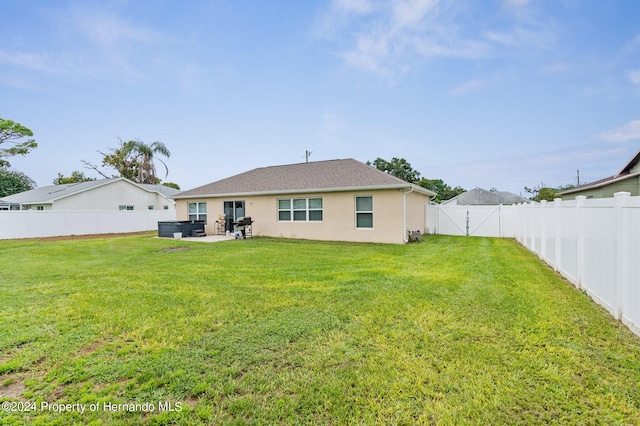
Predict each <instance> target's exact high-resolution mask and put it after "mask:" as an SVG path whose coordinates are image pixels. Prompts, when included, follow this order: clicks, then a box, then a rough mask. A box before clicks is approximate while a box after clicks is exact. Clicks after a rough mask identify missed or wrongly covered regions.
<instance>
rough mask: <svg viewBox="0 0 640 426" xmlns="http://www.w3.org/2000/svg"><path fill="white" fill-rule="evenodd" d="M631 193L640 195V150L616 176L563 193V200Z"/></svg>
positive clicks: (609, 196)
mask: <svg viewBox="0 0 640 426" xmlns="http://www.w3.org/2000/svg"><path fill="white" fill-rule="evenodd" d="M622 191H624V192H630V193H631V195H633V196H637V195H640V150H638V152H636V153H635V155H634V156H633V157H631V160H629V161H628V162H627V164H625V165H624V167H623V168H622V169H621V170H620V171H619V172H618V173H616V174H615V175H613V176H610V177H608V178H604V179H600V180H597V181H595V182H591V183H588V184H586V185H580V186H577V187H575V188H572V189H569V190H566V191H562V192H561V193H560V195H561V196H562V199H563V200H575V198H576V197H577V196H578V195H584V196H586V197H587V198H611V197H613V194H615V193H616V192H622Z"/></svg>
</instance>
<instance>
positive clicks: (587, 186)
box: [558, 172, 640, 195]
mask: <svg viewBox="0 0 640 426" xmlns="http://www.w3.org/2000/svg"><path fill="white" fill-rule="evenodd" d="M637 176H640V172H636V173H631V174H629V175H624V176H620V177H614V178H612V179H609V180H607V181H604V182H598V183H596V184H593V185H584V186H580V187H578V188H572V189H568V190H566V191H562V192H558V195H565V194H573V193H575V192H582V191H585V190H589V189H595V188H601V187H603V186H607V185H611V184H612V183H616V182H621V181H623V180H627V179H631V178H633V177H637Z"/></svg>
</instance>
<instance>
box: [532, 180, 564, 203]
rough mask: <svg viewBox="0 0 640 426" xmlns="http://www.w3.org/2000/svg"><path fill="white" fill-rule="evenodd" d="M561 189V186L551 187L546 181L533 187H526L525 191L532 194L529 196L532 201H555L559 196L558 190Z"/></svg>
mask: <svg viewBox="0 0 640 426" xmlns="http://www.w3.org/2000/svg"><path fill="white" fill-rule="evenodd" d="M560 190H561V189H560V188H550V187H548V186H546V185H545V184H544V183H541V184H540V185H538V186H534V187H533V188H529V187H527V186H525V187H524V192H526V193H528V194H531V197H529V199H530V200H531V201H553V200H554V199H556V198H558V197H559V195H558V192H559V191H560Z"/></svg>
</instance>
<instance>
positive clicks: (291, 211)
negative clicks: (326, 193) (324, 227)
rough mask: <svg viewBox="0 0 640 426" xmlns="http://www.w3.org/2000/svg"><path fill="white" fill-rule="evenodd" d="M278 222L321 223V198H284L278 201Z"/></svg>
mask: <svg viewBox="0 0 640 426" xmlns="http://www.w3.org/2000/svg"><path fill="white" fill-rule="evenodd" d="M278 220H279V221H281V222H288V221H291V220H293V221H294V222H320V221H322V198H285V199H280V200H278Z"/></svg>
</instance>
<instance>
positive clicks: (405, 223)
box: [402, 187, 413, 244]
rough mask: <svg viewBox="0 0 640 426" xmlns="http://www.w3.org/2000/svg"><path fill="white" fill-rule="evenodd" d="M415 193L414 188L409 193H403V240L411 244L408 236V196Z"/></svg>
mask: <svg viewBox="0 0 640 426" xmlns="http://www.w3.org/2000/svg"><path fill="white" fill-rule="evenodd" d="M412 192H413V187H410V189H409V191H403V192H402V233H403V236H402V240H403V241H404V243H405V244H406V243H408V242H409V237H408V235H407V194H410V193H412Z"/></svg>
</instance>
